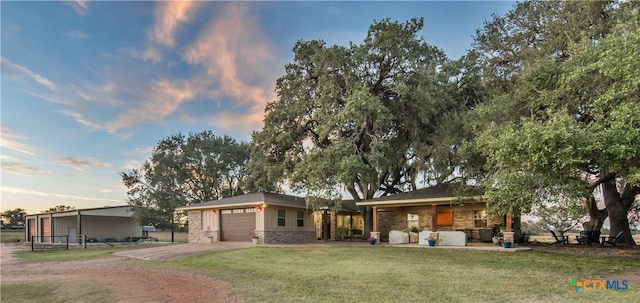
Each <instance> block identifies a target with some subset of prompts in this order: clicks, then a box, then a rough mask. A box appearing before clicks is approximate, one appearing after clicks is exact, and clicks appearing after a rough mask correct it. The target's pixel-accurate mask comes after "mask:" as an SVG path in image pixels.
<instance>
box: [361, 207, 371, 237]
mask: <svg viewBox="0 0 640 303" xmlns="http://www.w3.org/2000/svg"><path fill="white" fill-rule="evenodd" d="M360 213H361V214H362V219H364V230H363V231H362V237H363V238H364V239H366V238H369V234H370V233H371V232H372V231H373V209H372V208H371V207H366V206H365V207H360Z"/></svg>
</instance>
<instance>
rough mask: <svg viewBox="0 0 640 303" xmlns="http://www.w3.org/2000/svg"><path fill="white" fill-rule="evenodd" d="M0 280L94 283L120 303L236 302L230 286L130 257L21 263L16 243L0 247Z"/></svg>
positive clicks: (19, 247)
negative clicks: (141, 263) (141, 264)
mask: <svg viewBox="0 0 640 303" xmlns="http://www.w3.org/2000/svg"><path fill="white" fill-rule="evenodd" d="M1 249H2V252H1V256H0V257H1V260H0V261H1V263H0V265H1V269H0V277H1V279H2V283H4V282H22V281H29V282H35V281H58V282H73V281H83V282H86V281H92V282H96V283H100V284H102V285H105V286H107V287H109V288H111V289H113V290H114V291H116V292H117V294H116V297H118V298H119V300H118V302H131V303H138V302H158V303H160V302H236V301H238V300H239V298H238V297H234V296H230V295H229V294H228V293H229V290H230V289H231V287H232V285H230V284H229V283H226V282H223V281H218V280H215V279H211V278H209V277H207V276H204V275H199V274H194V273H190V272H183V271H176V270H163V269H151V268H147V269H145V268H141V267H139V266H137V265H136V264H135V263H136V261H135V260H134V259H131V258H127V257H121V256H113V257H108V258H102V259H94V260H84V261H64V262H37V263H21V262H19V260H17V259H16V258H15V257H13V255H12V254H13V252H14V251H16V250H18V249H23V248H22V247H21V246H19V245H15V244H2V246H1Z"/></svg>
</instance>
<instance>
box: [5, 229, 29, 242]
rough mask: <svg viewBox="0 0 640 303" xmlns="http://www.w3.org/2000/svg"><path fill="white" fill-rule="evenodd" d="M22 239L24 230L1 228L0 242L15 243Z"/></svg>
mask: <svg viewBox="0 0 640 303" xmlns="http://www.w3.org/2000/svg"><path fill="white" fill-rule="evenodd" d="M23 241H24V230H21V231H13V230H3V231H2V232H0V242H2V243H17V242H23Z"/></svg>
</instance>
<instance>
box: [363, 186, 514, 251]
mask: <svg viewBox="0 0 640 303" xmlns="http://www.w3.org/2000/svg"><path fill="white" fill-rule="evenodd" d="M356 204H357V205H358V206H368V207H372V209H373V214H374V218H373V219H374V220H373V221H374V222H373V223H374V226H373V231H376V232H380V237H381V240H382V241H387V240H388V235H389V232H390V231H392V230H401V231H402V230H411V229H412V228H416V229H417V230H418V231H464V232H465V233H467V237H468V238H471V239H474V240H483V241H484V240H485V239H484V238H483V234H486V233H487V232H488V233H489V235H491V234H492V233H493V232H494V228H495V227H496V226H504V225H505V216H493V215H491V214H489V213H488V212H487V205H486V197H484V196H477V197H468V198H467V199H465V202H464V203H459V202H457V200H456V197H455V195H454V194H453V193H452V191H451V189H450V188H449V186H448V185H447V184H440V185H437V186H432V187H428V188H423V189H419V190H415V191H412V192H407V193H401V194H396V195H391V196H385V197H382V198H378V199H372V200H366V201H361V202H357V203H356ZM489 240H490V239H489Z"/></svg>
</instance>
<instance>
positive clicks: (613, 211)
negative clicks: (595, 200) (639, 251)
mask: <svg viewBox="0 0 640 303" xmlns="http://www.w3.org/2000/svg"><path fill="white" fill-rule="evenodd" d="M602 193H603V197H604V205H605V207H606V209H607V213H608V214H609V224H610V225H611V228H610V233H609V236H611V237H615V236H616V235H617V234H618V233H619V232H620V231H622V235H621V236H620V238H618V239H617V240H616V242H615V244H617V245H629V246H633V245H636V242H635V241H634V240H633V236H632V234H631V230H630V228H629V218H628V214H629V209H630V208H631V205H632V204H633V196H635V195H634V194H633V189H632V187H631V186H630V185H628V184H627V185H625V187H624V189H623V193H622V195H621V194H620V193H618V189H617V186H616V181H615V180H611V181H608V182H605V183H603V184H602ZM630 195H631V197H630V198H629V196H630Z"/></svg>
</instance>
